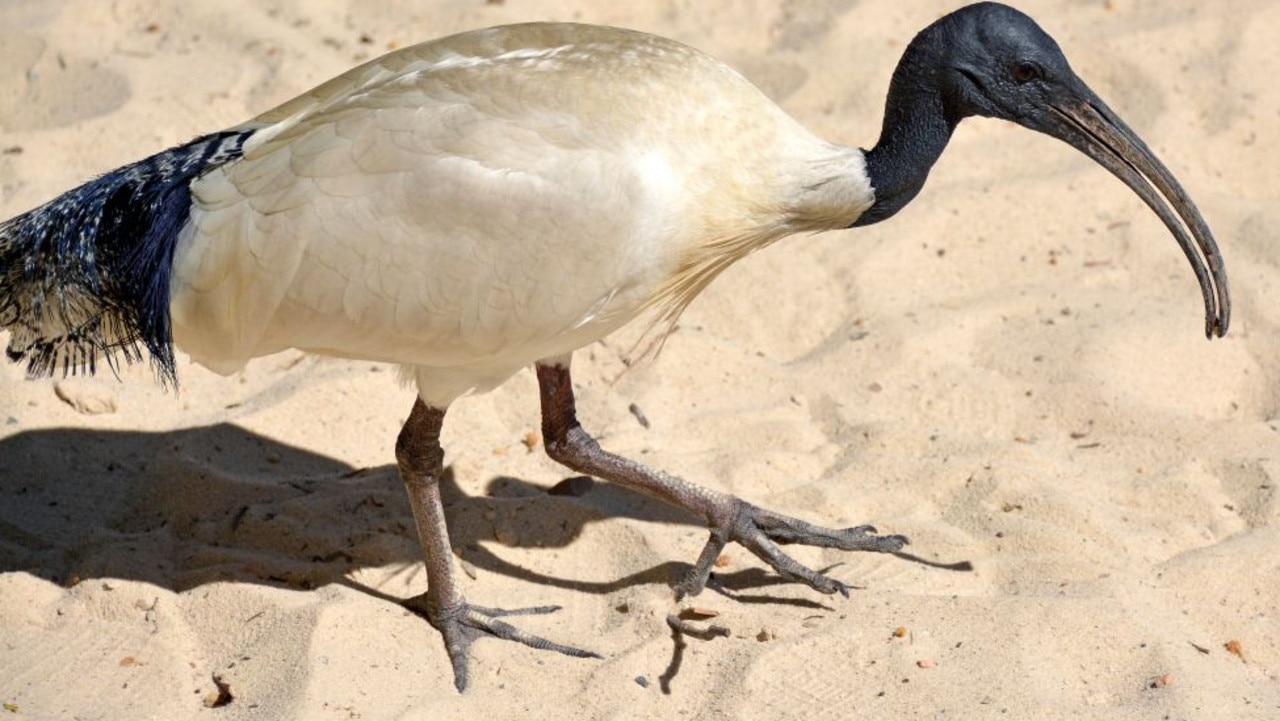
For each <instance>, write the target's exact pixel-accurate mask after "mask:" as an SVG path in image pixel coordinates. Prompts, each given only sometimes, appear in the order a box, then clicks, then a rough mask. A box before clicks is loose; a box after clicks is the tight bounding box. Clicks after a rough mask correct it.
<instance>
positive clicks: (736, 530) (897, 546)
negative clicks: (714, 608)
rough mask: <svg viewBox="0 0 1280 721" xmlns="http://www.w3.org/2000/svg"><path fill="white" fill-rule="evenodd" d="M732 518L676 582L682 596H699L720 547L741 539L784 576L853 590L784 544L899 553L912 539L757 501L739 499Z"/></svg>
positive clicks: (825, 588) (825, 589)
mask: <svg viewBox="0 0 1280 721" xmlns="http://www.w3.org/2000/svg"><path fill="white" fill-rule="evenodd" d="M730 517H731V518H732V520H731V521H730V522H728V523H726V524H724V525H722V526H720V527H718V528H714V529H713V530H712V532H711V538H710V540H708V541H707V545H706V547H705V548H704V549H703V551H702V555H701V556H699V558H698V562H697V563H696V564H695V566H694V568H693V569H692V570H691V571H690V572H689V573H688V575H686V576H685V577H684V578H683V579H682V580H681V581H680V582H679V583H677V584H676V593H677V595H678V596H680V597H683V596H685V595H691V596H695V595H697V594H698V593H699V592H701V591H702V589H703V587H704V586H705V585H706V581H707V577H708V576H709V575H710V573H711V566H712V564H713V563H714V561H715V558H716V557H717V556H718V555H719V553H720V550H721V549H723V548H724V545H725V544H726V543H729V542H733V541H736V542H738V543H740V544H742V545H743V546H744V547H746V548H747V549H749V550H750V551H751V552H752V553H754V554H755V555H756V556H758V557H759V558H760V559H761V560H763V561H764V562H765V563H768V564H769V565H770V566H772V567H773V569H774V570H775V571H777V572H778V574H779V575H781V576H782V577H783V578H786V579H788V580H792V581H799V582H802V583H805V584H807V585H808V586H809V587H811V588H813V589H814V590H815V591H818V592H819V593H825V594H832V593H840V594H842V595H844V596H846V597H847V596H848V595H849V587H848V586H846V585H845V584H844V583H842V582H840V581H838V580H836V579H834V578H831V577H829V576H826V575H823V574H821V573H818V572H817V571H814V570H813V569H811V568H809V567H807V566H805V565H804V564H802V563H799V562H798V561H796V560H795V559H794V558H792V557H791V556H789V555H787V554H786V553H784V552H783V551H782V549H781V548H779V545H787V544H801V545H805V546H817V547H819V548H837V549H840V550H843V551H874V552H878V553H894V552H897V551H900V550H902V547H903V546H905V545H907V544H908V543H910V541H909V540H908V539H907V537H906V536H901V535H887V536H881V535H878V534H877V533H876V529H875V527H874V526H869V525H863V526H854V527H852V528H839V529H837V528H824V527H822V526H817V525H814V524H812V523H809V522H807V521H802V520H800V519H798V518H792V517H791V516H785V515H783V514H781V513H775V512H773V511H770V510H767V509H764V508H760V507H758V506H754V505H752V504H750V503H747V502H745V501H742V500H739V499H735V500H734V507H733V512H732V513H731V514H730Z"/></svg>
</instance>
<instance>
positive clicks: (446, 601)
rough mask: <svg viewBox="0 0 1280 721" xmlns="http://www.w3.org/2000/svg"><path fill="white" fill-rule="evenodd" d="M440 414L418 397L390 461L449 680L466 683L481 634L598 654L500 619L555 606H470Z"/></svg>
mask: <svg viewBox="0 0 1280 721" xmlns="http://www.w3.org/2000/svg"><path fill="white" fill-rule="evenodd" d="M444 414H445V411H444V409H442V408H432V407H429V406H427V404H425V403H423V402H422V399H420V398H419V399H418V400H417V402H416V403H414V405H413V411H412V412H411V413H410V414H409V420H407V421H405V424H404V428H402V429H401V430H400V436H399V438H397V439H396V460H397V461H398V463H399V466H400V480H401V481H403V482H404V487H405V490H406V491H407V492H408V494H409V505H410V507H411V508H412V509H413V520H414V522H415V523H416V525H417V526H418V539H419V541H420V542H421V543H422V550H423V553H424V554H425V555H426V562H427V593H426V603H425V608H423V609H421V611H423V612H424V613H425V614H426V617H427V620H428V621H430V622H431V625H432V626H435V627H436V629H437V630H439V631H440V633H441V634H442V635H443V636H444V645H445V648H446V649H447V650H448V652H449V660H450V661H451V662H452V664H453V680H454V685H455V686H457V688H458V690H459V691H462V690H463V689H465V688H466V687H467V649H468V648H469V647H470V646H471V642H472V641H474V640H475V639H476V638H477V637H479V636H483V635H489V636H496V637H497V638H502V639H506V640H508V641H519V642H520V643H523V644H525V645H527V646H532V647H534V648H537V649H542V650H548V651H559V652H560V653H563V654H566V655H568V656H578V657H594V658H599V657H600V656H599V654H595V653H591V652H590V651H583V650H581V649H577V648H572V647H570V646H564V645H561V644H558V643H554V642H552V641H548V640H546V639H544V638H541V637H538V636H534V635H532V634H528V633H525V632H524V631H521V630H520V629H518V628H516V627H514V626H512V625H511V624H509V623H507V622H505V621H502V620H500V619H501V617H503V616H526V615H531V614H542V613H552V612H554V611H558V610H560V607H559V606H538V607H535V608H522V609H516V610H512V611H505V610H502V609H496V608H485V607H483V606H473V605H471V604H470V603H467V601H466V599H465V598H463V596H462V590H461V589H460V588H459V587H458V578H457V575H456V574H455V572H454V568H453V549H452V547H451V546H450V544H449V531H448V529H447V528H446V527H445V518H444V506H443V504H441V502H440V484H439V478H440V473H441V471H443V470H444V449H442V448H441V447H440V427H441V425H442V424H443V423H444ZM415 610H418V609H415Z"/></svg>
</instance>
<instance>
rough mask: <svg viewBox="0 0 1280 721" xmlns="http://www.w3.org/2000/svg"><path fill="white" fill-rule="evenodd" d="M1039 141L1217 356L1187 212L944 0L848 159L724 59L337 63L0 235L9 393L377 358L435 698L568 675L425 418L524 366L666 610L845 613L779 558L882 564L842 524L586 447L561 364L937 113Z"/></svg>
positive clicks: (893, 166)
mask: <svg viewBox="0 0 1280 721" xmlns="http://www.w3.org/2000/svg"><path fill="white" fill-rule="evenodd" d="M972 115H980V116H986V117H993V118H1002V119H1005V120H1010V121H1013V122H1015V123H1017V124H1019V125H1022V126H1024V127H1027V128H1030V129H1032V130H1036V131H1039V132H1042V133H1046V134H1048V135H1051V136H1053V137H1056V138H1059V139H1061V140H1064V141H1066V142H1068V143H1070V144H1071V145H1073V146H1075V147H1076V148H1078V149H1079V150H1081V151H1083V152H1084V153H1085V154H1087V155H1088V156H1089V157H1091V158H1093V159H1094V160H1095V161H1097V162H1098V163H1100V164H1101V165H1102V166H1104V167H1105V168H1106V169H1107V170H1109V171H1111V172H1112V173H1114V174H1115V175H1116V176H1118V177H1119V178H1120V179H1121V180H1123V181H1124V182H1125V183H1126V184H1128V186H1129V187H1130V188H1132V189H1133V190H1134V192H1136V193H1137V194H1138V195H1139V196H1140V197H1141V198H1142V199H1143V200H1144V201H1145V202H1146V203H1147V205H1149V206H1150V207H1151V208H1152V209H1153V210H1154V211H1155V212H1156V213H1157V214H1158V215H1159V217H1160V219H1161V220H1162V221H1164V223H1165V225H1166V226H1167V227H1168V228H1169V230H1170V231H1171V232H1172V233H1173V236H1174V238H1175V239H1176V240H1177V241H1178V244H1179V245H1180V246H1181V247H1182V249H1183V251H1184V252H1185V254H1186V256H1187V259H1188V260H1189V261H1190V263H1191V266H1192V268H1193V269H1194V271H1195V275H1196V278H1197V280H1198V281H1199V284H1200V289H1201V292H1202V294H1203V297H1204V306H1205V314H1206V326H1205V328H1206V332H1207V334H1208V335H1209V336H1210V337H1212V336H1214V335H1218V336H1221V335H1222V334H1223V333H1225V332H1226V330H1227V326H1228V321H1229V315H1230V297H1229V293H1228V290H1227V280H1226V275H1225V271H1224V269H1223V264H1222V258H1221V256H1220V255H1219V253H1218V248H1217V245H1216V244H1215V242H1214V239H1213V236H1212V235H1211V234H1210V231H1209V229H1208V227H1207V226H1206V224H1205V222H1204V221H1203V219H1202V218H1201V217H1200V214H1199V212H1198V211H1197V210H1196V208H1195V205H1194V204H1193V203H1192V202H1191V200H1190V198H1189V197H1188V196H1187V194H1186V193H1185V192H1184V191H1183V190H1182V187H1181V186H1180V185H1179V184H1178V182H1177V180H1176V179H1174V177H1173V176H1172V174H1171V173H1170V172H1169V171H1168V170H1167V169H1166V168H1165V167H1164V166H1163V165H1162V164H1161V163H1160V161H1159V160H1157V159H1156V157H1155V156H1154V155H1153V154H1152V153H1151V151H1150V150H1149V149H1148V148H1147V147H1146V145H1145V144H1143V142H1142V141H1141V140H1140V139H1139V138H1138V137H1137V136H1136V135H1135V134H1134V133H1133V132H1132V131H1131V130H1130V129H1129V128H1128V127H1127V126H1126V125H1125V124H1124V123H1123V122H1122V121H1121V120H1120V119H1119V118H1118V117H1117V116H1116V115H1115V114H1114V113H1113V112H1112V111H1111V110H1110V109H1108V108H1107V106H1106V105H1104V104H1103V103H1102V101H1101V100H1099V99H1098V97H1097V96H1096V95H1095V94H1094V93H1093V92H1092V91H1091V90H1090V89H1089V88H1088V87H1087V86H1086V85H1085V84H1084V83H1083V82H1082V81H1081V80H1080V79H1079V78H1077V77H1076V75H1075V74H1074V73H1073V72H1072V70H1071V68H1070V66H1069V65H1068V64H1067V60H1066V59H1065V58H1064V57H1063V55H1062V52H1061V51H1060V50H1059V48H1058V46H1057V44H1056V43H1055V42H1054V41H1053V39H1052V38H1050V37H1049V36H1048V35H1047V34H1045V33H1044V31H1042V30H1041V29H1040V28H1039V27H1038V26H1037V25H1036V24H1035V23H1034V22H1033V21H1032V20H1031V19H1030V18H1028V17H1026V16H1025V15H1023V14H1021V13H1019V12H1018V11H1016V10H1013V9H1011V8H1008V7H1005V6H1002V5H997V4H993V3H983V4H978V5H972V6H969V7H966V8H963V9H961V10H958V11H956V12H954V13H952V14H950V15H947V16H945V17H943V18H941V19H940V20H938V21H937V22H935V23H933V24H932V25H930V26H929V27H927V28H925V29H924V30H923V31H922V32H920V34H919V35H917V36H916V37H915V39H914V40H912V42H911V43H910V45H909V46H908V47H907V50H906V52H905V53H904V55H903V57H902V60H901V62H900V63H899V64H898V67H897V70H896V71H895V72H894V75H893V81H892V84H891V86H890V89H889V95H888V101H887V106H886V109H885V118H884V126H883V129H882V131H881V134H880V139H879V141H878V142H877V143H876V145H875V147H873V148H872V149H871V150H868V151H863V150H859V149H856V148H850V147H843V146H840V145H834V144H831V143H828V142H825V141H823V140H820V139H819V138H817V137H815V136H814V135H813V134H811V133H810V132H808V131H807V130H805V129H804V128H803V127H801V126H800V125H799V124H798V123H797V122H796V121H795V120H793V119H792V118H790V117H789V116H787V115H786V114H785V113H784V112H783V111H782V110H780V109H779V108H778V107H777V106H776V105H774V104H773V103H772V102H770V101H769V99H768V98H766V97H765V96H764V95H763V94H762V93H761V92H760V91H759V90H757V89H756V88H755V87H753V86H752V85H751V84H750V83H749V82H747V81H746V80H744V79H743V78H742V77H741V76H740V75H738V74H737V73H736V72H734V71H733V70H732V69H730V68H729V67H727V66H726V65H724V64H723V63H721V62H719V61H716V60H714V59H712V58H710V57H708V56H707V55H704V54H702V53H700V52H698V51H697V50H693V49H691V48H688V47H686V46H684V45H681V44H679V43H676V42H673V41H671V40H666V39H663V38H660V37H654V36H652V35H646V34H642V33H638V32H632V31H628V30H621V29H617V28H608V27H593V26H589V25H571V24H527V25H514V26H509V27H498V28H492V29H488V30H479V31H475V32H468V33H463V34H461V35H454V36H452V37H447V38H444V39H441V40H436V41H433V42H428V43H425V44H422V45H418V46H415V47H410V48H405V49H403V50H399V51H397V52H394V53H391V54H389V55H386V56H384V57H382V58H379V59H377V60H374V61H372V62H369V63H367V64H365V65H363V66H360V67H358V68H355V69H353V70H351V71H350V72H347V73H346V74H344V75H342V76H340V77H337V78H335V79H333V80H331V81H329V82H327V83H325V84H323V85H321V86H319V87H318V88H316V89H315V90H313V91H311V92H309V93H307V94H305V95H302V96H301V97H299V98H296V99H294V100H291V101H289V102H287V103H285V104H284V105H281V106H280V107H278V108H276V109H274V110H271V111H269V112H267V113H265V114H263V115H261V116H259V117H257V118H256V119H254V120H251V121H249V122H247V123H244V124H243V125H239V126H236V127H234V128H231V129H230V130H226V131H223V132H219V133H214V134H211V135H206V136H203V137H200V138H197V139H196V140H193V141H191V142H190V143H187V144H185V145H181V146H178V147H176V148H172V149H170V150H166V151H164V152H162V153H159V154H157V155H154V156H152V157H150V158H147V159H145V160H142V161H139V162H137V163H134V164H132V165H128V166H125V167H123V168H120V169H118V170H114V171H112V172H110V173H107V174H105V175H103V176H101V177H99V178H96V179H94V180H91V181H89V182H88V183H86V184H84V185H82V186H80V187H78V188H75V189H74V190H71V191H68V192H67V193H65V194H63V195H61V196H59V197H58V198H55V199H54V200H52V201H50V202H49V203H47V204H46V205H43V206H41V207H39V208H36V209H34V210H32V211H29V212H27V213H25V214H23V215H20V216H18V217H16V218H13V219H12V220H9V221H7V222H6V223H4V224H3V225H0V283H2V285H0V326H3V327H4V328H6V329H8V330H9V331H10V333H11V337H10V340H9V346H8V355H9V357H10V358H12V359H13V360H15V361H25V362H26V363H27V369H28V371H29V373H30V375H32V376H46V375H50V374H53V373H63V374H66V373H77V372H92V371H93V370H94V366H95V363H97V362H99V361H102V362H106V363H109V364H114V363H118V362H119V359H120V358H123V359H125V360H126V361H130V362H132V361H134V360H137V359H139V358H141V357H142V350H141V349H142V348H145V349H146V351H147V354H148V355H149V356H150V359H151V362H152V363H153V364H154V366H155V368H156V369H157V373H158V375H159V377H160V378H161V380H162V382H166V383H176V374H175V369H174V356H173V347H174V346H175V345H176V346H178V347H180V348H182V349H183V350H185V351H186V352H187V353H189V354H190V355H191V357H192V358H193V359H195V360H196V361H197V362H199V363H202V364H204V365H206V366H208V367H209V368H212V369H214V370H216V371H220V372H223V373H232V372H234V371H236V370H237V369H239V368H241V367H243V366H244V364H245V363H246V362H247V361H249V360H250V359H251V358H255V357H258V356H263V355H267V354H269V353H275V352H277V351H280V350H283V349H286V348H298V349H302V350H304V351H308V352H312V353H318V354H322V355H329V356H341V357H347V358H361V359H368V360H373V361H383V362H388V363H395V364H399V365H400V366H401V367H402V368H403V369H404V374H405V376H406V377H408V378H411V379H412V380H413V381H414V382H415V383H416V385H417V391H418V397H417V400H416V401H415V403H414V406H413V410H412V412H411V413H410V416H409V419H408V421H407V422H406V423H405V425H404V428H403V430H402V431H401V432H400V436H399V438H398V440H397V442H396V458H397V459H398V462H399V468H400V475H401V478H402V480H403V481H404V484H405V486H406V488H407V490H408V494H409V499H410V503H411V506H412V509H413V515H414V518H415V520H416V522H417V527H418V535H419V538H420V539H421V542H422V545H423V549H424V552H425V557H426V568H427V576H428V583H429V586H428V590H427V592H426V595H425V607H426V615H427V617H428V619H429V620H430V622H431V623H432V624H433V625H434V626H435V627H436V628H437V629H439V630H440V632H441V633H442V634H443V636H444V639H445V645H446V647H447V649H448V653H449V655H450V658H451V661H452V665H453V671H454V675H455V682H456V685H457V687H458V688H459V689H460V690H461V689H463V688H464V687H465V685H466V680H467V649H468V646H469V645H470V643H471V642H472V641H473V639H475V638H476V637H478V636H481V635H489V636H494V637H498V638H503V639H509V640H516V641H521V642H523V643H526V644H529V645H532V646H535V647H539V648H548V649H553V650H558V651H561V652H563V653H568V654H571V655H579V656H586V655H594V654H589V653H587V652H584V651H580V650H578V649H574V648H570V647H568V646H563V645H560V644H555V643H551V642H549V641H546V640H544V639H541V638H538V637H535V636H531V635H528V634H526V633H524V632H522V631H520V630H518V629H516V628H515V627H513V626H512V625H510V624H509V623H507V622H506V621H505V620H504V617H506V616H510V615H513V614H518V613H522V612H523V613H529V612H545V611H547V610H550V609H548V608H536V609H524V610H523V611H503V610H498V609H490V608H485V607H482V606H478V605H472V604H471V603H469V602H468V601H467V600H466V599H465V598H464V596H463V593H462V589H461V587H460V585H459V582H458V579H457V576H456V574H455V572H454V569H453V554H452V552H451V549H450V546H449V536H448V533H447V531H446V519H445V515H444V509H443V507H442V506H441V502H440V491H439V488H438V482H437V479H438V478H439V476H440V473H441V471H442V461H443V451H442V450H441V447H440V442H439V434H440V428H441V424H442V422H443V421H444V416H445V411H446V409H447V408H448V407H449V405H450V403H451V402H452V401H453V400H455V399H456V398H458V397H459V396H461V395H463V394H466V393H471V392H483V391H487V390H490V389H492V388H494V387H496V386H497V385H499V384H501V383H502V382H503V381H504V380H506V379H507V378H508V377H510V376H511V375H512V374H514V373H516V372H517V371H518V370H520V369H521V368H524V367H526V366H529V365H534V366H536V369H537V377H538V382H539V384H540V388H541V400H542V412H543V420H542V428H543V434H544V438H545V442H546V449H547V452H548V453H549V454H550V455H551V457H552V458H554V459H556V460H557V461H560V462H562V463H563V464H565V465H566V466H568V467H570V468H572V469H573V470H575V471H577V472H580V473H585V474H590V475H593V476H597V477H599V478H602V479H606V480H608V481H611V482H614V483H616V484H619V485H621V486H624V487H626V488H631V489H634V490H637V491H640V492H642V493H646V494H649V495H652V496H656V497H658V498H661V499H662V500H664V501H667V502H668V503H671V504H674V505H676V506H679V507H681V508H684V509H686V510H687V511H689V512H691V513H692V514H694V515H696V516H698V517H699V518H701V519H702V520H703V521H705V523H706V525H707V527H708V528H709V529H710V540H709V541H708V542H707V544H706V547H705V548H704V550H703V551H702V554H701V555H700V556H699V557H698V559H697V561H696V562H695V563H694V565H693V568H692V570H691V571H690V572H689V573H688V574H687V576H685V577H684V578H683V580H681V581H679V582H678V583H677V584H676V586H677V591H678V592H679V593H682V594H696V593H698V592H699V591H700V590H702V588H703V586H704V584H705V583H706V581H707V578H708V574H709V572H710V569H711V566H712V563H713V561H714V560H715V559H716V557H717V556H718V555H719V553H720V551H721V549H722V548H723V547H724V546H725V545H726V544H727V543H730V542H737V543H740V544H742V545H744V546H746V547H747V548H749V549H750V550H751V551H752V552H753V553H755V554H756V555H757V556H759V557H760V558H761V559H763V560H764V561H765V562H766V563H768V564H769V565H770V566H772V567H773V568H774V569H776V570H777V572H778V573H779V574H781V575H782V576H783V577H785V578H787V579H792V580H797V581H801V582H804V583H806V584H808V585H809V586H812V587H813V588H814V589H816V590H817V591H819V592H822V593H827V594H830V593H833V592H836V591H840V592H841V593H844V594H845V595H847V594H848V590H847V588H846V586H845V585H844V584H843V583H841V582H840V581H838V580H836V579H833V578H830V577H828V576H825V575H823V574H821V573H817V572H815V571H813V570H811V569H809V568H806V567H805V566H803V565H801V564H799V563H797V562H796V561H795V560H793V559H792V558H790V557H789V556H787V555H786V554H784V553H783V552H782V551H781V550H780V549H779V545H780V544H787V543H801V544H807V545H812V546H823V547H834V548H840V549H847V550H865V551H880V552H893V551H897V550H899V549H900V548H902V546H903V544H905V543H906V542H907V539H906V538H904V537H903V536H897V535H883V536H882V535H877V533H876V531H875V529H873V528H872V527H870V526H859V527H856V528H846V529H828V528H822V527H818V526H815V525H811V524H809V523H805V522H803V521H800V520H797V519H795V518H790V517H787V516H784V515H781V514H778V513H774V512H772V511H768V510H765V509H762V508H759V507H757V506H754V505H751V504H749V503H747V502H745V501H743V500H740V499H738V498H735V497H733V496H730V495H728V494H725V493H721V492H717V491H713V490H707V489H704V488H701V487H698V486H695V485H693V484H691V483H688V482H686V481H684V480H682V479H680V478H677V477H674V476H671V475H668V474H665V473H662V472H659V471H655V470H650V469H648V468H646V467H644V466H642V465H640V464H637V463H634V462H632V461H629V460H626V459H624V458H621V457H619V456H616V455H614V454H611V453H609V452H607V451H604V450H602V449H601V448H600V447H599V446H598V445H597V444H596V442H595V441H594V440H593V439H592V437H591V436H590V435H588V434H587V433H586V432H585V431H584V430H583V429H582V428H581V426H580V425H579V424H578V421H577V419H576V417H575V412H574V395H573V388H572V384H571V380H570V373H569V361H570V356H571V354H572V353H573V351H574V350H575V349H578V348H581V347H583V346H584V345H587V344H588V343H591V342H592V341H595V340H597V339H600V338H602V337H604V336H605V335H607V334H608V333H610V332H611V331H613V330H616V329H618V328H619V327H621V326H623V325H624V324H626V323H628V322H630V321H632V320H635V319H637V318H638V317H641V316H647V317H649V318H652V319H654V321H655V322H654V326H653V328H654V332H655V333H657V334H659V335H661V334H662V333H664V332H666V330H667V329H669V328H670V324H671V323H673V322H674V321H675V320H676V318H678V317H679V315H680V313H681V311H683V310H684V308H685V307H686V306H687V305H688V304H689V302H690V301H691V300H693V298H694V297H695V296H696V295H697V294H698V293H699V291H701V290H702V289H703V288H704V287H705V286H706V285H707V283H709V282H711V281H712V280H713V279H714V278H715V277H716V275H717V274H719V273H720V272H721V271H722V270H724V269H725V268H726V267H728V266H729V265H730V264H731V263H733V262H734V261H735V260H737V259H738V258H740V257H742V256H743V255H745V254H747V253H749V252H751V251H753V250H756V249H758V248H761V247H763V246H765V245H768V244H770V243H772V242H774V241H776V240H779V239H780V238H782V237H784V236H787V235H791V234H793V233H798V232H808V231H820V230H838V229H843V228H849V227H852V226H862V225H869V224H871V223H877V222H879V221H882V220H885V219H887V218H889V217H890V216H892V215H893V214H894V213H896V212H897V211H898V210H899V209H901V208H902V207H903V206H904V205H906V204H907V203H908V202H909V201H910V200H911V199H912V198H914V197H915V196H916V194H917V193H919V191H920V189H921V187H923V185H924V182H925V179H926V177H927V176H928V173H929V169H930V167H931V166H932V165H933V163H934V162H935V161H936V160H937V158H938V156H939V155H940V154H941V153H942V150H943V148H945V147H946V144H947V140H948V138H949V137H950V135H951V132H952V131H953V130H954V128H955V127H956V124H957V123H959V122H960V121H961V120H962V119H964V118H966V117H969V116H972Z"/></svg>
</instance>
